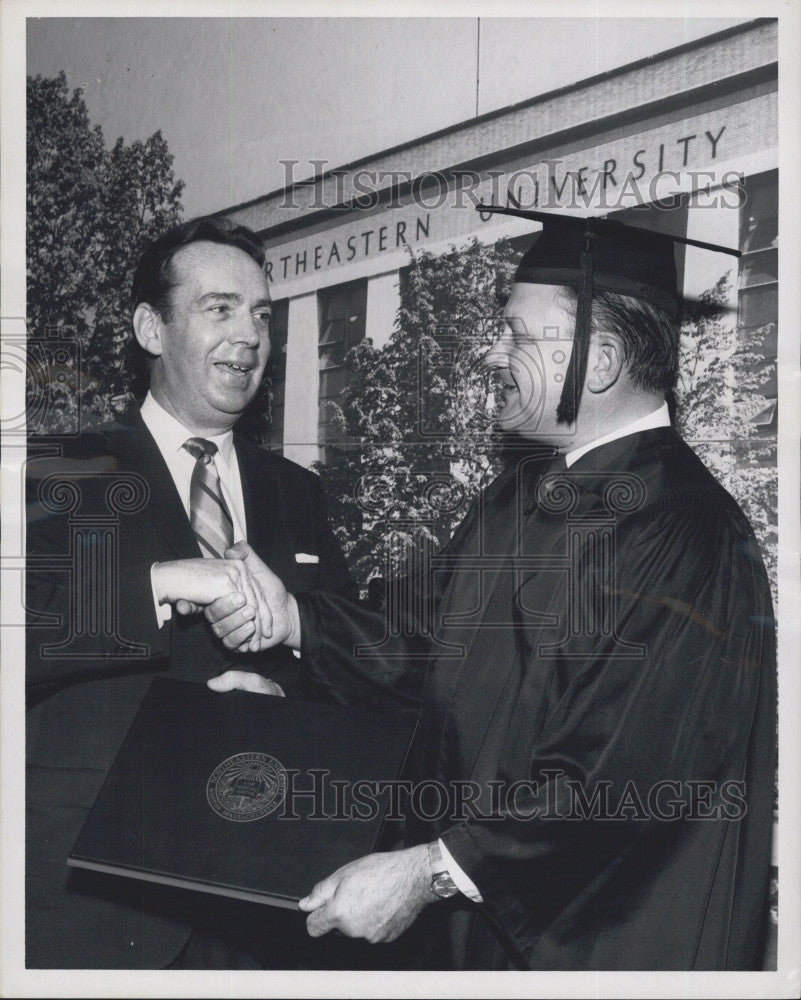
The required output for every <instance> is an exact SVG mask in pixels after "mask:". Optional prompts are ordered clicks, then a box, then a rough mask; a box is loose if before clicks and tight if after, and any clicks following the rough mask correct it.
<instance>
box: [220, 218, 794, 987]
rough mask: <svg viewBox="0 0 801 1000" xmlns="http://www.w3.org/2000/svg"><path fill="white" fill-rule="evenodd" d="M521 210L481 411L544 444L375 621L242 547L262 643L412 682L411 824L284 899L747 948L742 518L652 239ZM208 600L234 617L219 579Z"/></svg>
mask: <svg viewBox="0 0 801 1000" xmlns="http://www.w3.org/2000/svg"><path fill="white" fill-rule="evenodd" d="M510 212H511V214H523V215H526V212H518V211H517V210H510ZM533 216H534V217H535V218H541V219H542V220H543V221H544V223H545V226H544V229H543V232H542V234H541V235H540V237H539V239H538V240H537V242H536V243H535V245H534V246H533V247H532V249H531V250H529V251H528V252H527V253H526V254H525V255H524V257H523V259H522V261H521V263H520V265H519V267H518V270H517V273H516V276H515V282H514V285H513V288H512V293H511V295H510V297H509V300H508V302H507V305H506V309H505V312H504V330H503V332H502V333H501V335H500V336H499V337H498V339H497V340H496V342H495V343H494V344H493V345H492V347H491V348H490V350H489V352H488V354H487V358H486V361H487V364H488V365H489V366H490V367H492V368H495V369H497V370H498V372H499V374H500V376H501V379H502V383H503V389H502V391H501V394H500V409H499V413H498V418H497V419H498V422H499V424H500V425H501V427H502V428H503V429H504V430H506V431H510V432H516V433H517V434H519V435H520V436H521V437H523V438H526V439H529V440H531V441H535V442H538V443H540V444H543V445H546V446H549V447H551V448H553V449H554V450H555V452H556V454H555V455H554V459H553V462H552V464H550V465H549V464H548V460H547V459H546V460H543V459H542V458H537V459H531V458H526V459H524V460H523V461H521V462H519V463H518V464H517V465H516V466H512V467H510V468H509V469H508V470H507V471H505V472H504V473H502V474H501V475H500V476H499V477H498V478H497V479H496V480H495V482H494V483H492V484H491V485H490V486H489V487H488V488H487V489H486V490H485V491H484V492H483V494H482V495H481V497H480V498H479V501H478V502H477V503H476V504H475V505H474V507H473V508H472V509H471V511H470V512H469V514H468V516H467V517H466V518H465V520H464V522H463V523H462V524H461V525H460V526H459V528H458V529H457V532H456V534H455V536H454V538H453V539H452V540H451V542H450V543H449V545H448V546H447V547H446V548H445V550H444V551H443V552H442V553H441V554H440V555H439V556H437V557H435V558H434V560H433V564H432V567H431V572H430V573H429V574H428V575H427V576H425V577H424V578H422V579H421V580H420V581H418V584H417V586H418V587H422V588H423V593H418V594H416V598H417V599H416V600H415V601H413V602H412V601H407V602H406V608H408V609H410V610H409V611H408V620H405V621H404V620H401V621H400V626H398V625H397V623H396V628H395V629H394V632H393V634H391V635H388V630H387V628H386V621H385V619H384V617H383V616H382V615H380V614H377V613H376V612H375V611H374V610H373V609H371V608H370V607H368V606H366V605H356V604H353V603H352V602H350V601H348V600H347V599H343V598H341V597H339V596H337V595H330V594H323V593H306V594H298V595H291V593H288V592H287V590H285V589H283V588H282V587H281V586H280V581H279V580H277V579H276V577H275V575H274V574H271V573H270V571H269V570H268V569H267V568H266V567H265V566H262V565H260V564H259V560H258V557H257V556H256V555H255V554H250V553H248V552H247V551H246V547H245V546H242V547H241V549H240V552H239V554H240V555H245V556H246V560H247V562H248V564H249V566H250V568H251V569H252V571H253V573H254V574H255V575H256V576H257V577H259V578H260V580H261V592H262V593H264V594H266V595H268V597H269V601H270V605H271V607H270V611H269V618H270V634H269V636H267V635H265V636H264V639H263V644H264V645H269V644H270V643H272V642H275V641H284V642H286V643H289V644H291V645H295V646H296V647H298V648H303V650H304V657H303V661H302V664H301V667H300V669H301V671H302V672H303V673H304V675H305V676H307V677H309V678H315V679H316V680H317V681H318V682H319V683H322V684H325V685H327V686H328V688H329V690H330V691H331V694H332V695H333V696H336V697H338V698H339V699H340V700H341V701H343V702H345V703H357V702H359V701H364V700H366V699H373V700H374V699H375V697H376V691H377V690H378V689H379V688H382V689H383V690H384V692H385V694H386V696H387V697H388V698H394V699H395V700H396V701H403V702H405V703H407V704H409V703H414V701H415V699H417V700H418V701H419V704H420V722H419V726H418V730H417V734H416V737H415V744H414V773H415V775H416V777H417V779H418V780H419V781H420V782H421V787H423V788H426V789H427V790H428V791H430V792H431V794H430V795H429V796H428V797H425V796H423V795H418V796H417V797H412V799H411V802H410V805H409V808H408V810H407V813H406V818H407V835H408V839H407V843H408V844H409V845H410V846H408V847H407V848H406V849H404V850H400V851H389V852H386V853H378V854H372V855H369V856H367V857H364V858H361V859H358V860H357V861H354V862H352V863H351V864H349V865H346V866H344V867H343V868H340V869H339V870H338V871H336V872H332V873H331V875H330V876H329V877H327V878H325V879H323V880H322V881H321V882H320V883H318V885H317V886H315V888H314V889H313V891H312V892H311V893H310V894H309V896H308V898H306V899H305V900H301V903H300V907H301V909H302V910H304V911H306V912H307V913H308V914H309V916H308V921H307V924H308V929H309V933H310V934H312V935H314V936H317V935H322V934H326V933H327V932H329V931H331V930H332V929H333V930H338V931H339V932H341V933H343V934H346V935H350V936H353V937H357V938H359V937H360V938H367V939H368V940H370V941H373V942H380V941H391V940H393V939H395V938H397V937H398V936H399V935H401V934H402V933H404V932H405V931H406V930H407V929H409V928H411V930H410V934H412V935H414V934H415V927H412V925H413V924H414V923H415V921H416V929H417V930H419V931H421V933H420V934H419V935H418V936H417V943H418V944H419V945H420V951H419V952H418V953H417V955H416V957H415V963H416V964H417V965H427V966H433V967H435V968H461V969H513V968H518V969H527V968H528V969H540V970H556V969H574V970H578V969H582V970H592V969H607V970H613V969H682V970H691V969H754V968H759V967H760V966H759V959H760V947H761V943H762V934H763V933H764V929H765V917H766V915H767V906H766V897H767V884H768V870H769V864H770V842H771V819H772V815H771V811H772V802H773V783H774V774H775V743H774V736H775V728H774V727H775V719H776V702H775V699H776V671H775V634H774V631H775V623H774V619H773V613H772V608H771V595H770V589H769V586H768V581H767V576H766V573H765V569H764V566H763V565H762V560H761V557H760V554H759V548H758V546H757V543H756V540H755V538H754V534H753V531H752V529H751V527H750V525H749V524H748V522H747V520H746V518H745V517H744V515H743V514H742V512H741V511H740V510H739V508H738V507H737V504H736V503H735V502H734V500H733V499H732V498H731V497H730V496H729V494H728V493H727V492H726V491H725V490H724V489H723V487H722V486H721V485H720V484H719V483H718V482H716V480H715V479H714V477H713V476H712V475H711V473H710V472H709V471H708V470H707V469H706V468H705V467H704V466H703V464H702V463H701V461H700V460H699V459H698V458H697V456H696V455H695V454H694V453H693V452H692V450H691V449H690V448H689V447H688V446H687V445H686V444H685V443H684V442H683V441H682V440H681V438H680V437H679V436H678V434H676V432H675V431H674V430H673V429H672V427H671V426H670V415H669V410H668V405H667V402H666V394H667V393H668V392H669V390H670V389H671V388H672V386H673V385H674V384H675V382H676V378H677V374H678V362H679V351H678V346H679V332H678V327H677V324H676V322H675V315H676V311H677V304H678V303H677V297H678V296H677V288H676V273H675V263H674V257H673V245H672V241H671V239H670V238H666V237H660V236H659V235H657V234H651V233H644V232H642V231H640V230H635V229H632V228H629V227H625V226H622V225H620V224H619V223H614V222H604V221H601V222H599V221H597V220H580V219H571V218H567V219H560V218H556V219H554V218H553V217H552V216H548V215H547V214H542V213H533ZM717 249H721V248H717ZM239 600H240V601H241V600H242V597H240V598H239ZM418 608H422V609H425V608H431V609H432V611H433V614H432V616H431V617H430V618H429V619H428V620H422V619H418V620H417V621H415V620H414V618H413V617H412V616H413V615H414V613H415V611H414V609H418ZM397 610H398V613H400V611H401V610H402V608H399V609H397ZM207 614H208V615H209V617H210V619H211V620H213V621H214V622H215V627H216V628H217V630H218V634H220V635H223V634H225V636H226V638H225V641H226V643H228V644H229V645H230V646H231V647H232V648H235V647H236V646H237V645H238V644H239V643H241V642H249V643H252V638H253V635H254V632H255V628H256V626H255V624H254V622H253V621H252V620H245V619H244V618H243V617H242V614H241V605H240V607H239V608H234V607H233V605H232V601H231V598H230V597H228V596H226V597H223V598H221V599H219V600H218V601H216V602H214V603H213V604H212V605H211V606H210V607H209V608H208V609H207ZM263 617H264V618H267V617H268V612H267V611H264V612H263ZM356 647H358V648H359V651H360V653H359V656H358V657H357V656H354V655H353V654H354V649H355V648H356ZM370 649H372V650H374V655H373V656H370ZM410 653H415V654H417V655H416V656H415V657H412V656H410V655H409V654H410ZM421 653H424V654H426V653H427V655H428V662H427V663H425V657H424V656H422V657H421V656H420V654H421ZM404 654H405V655H406V657H407V659H406V660H405V661H404ZM423 664H425V667H423ZM218 683H219V682H215V683H214V684H213V685H212V686H217V684H218ZM409 947H410V948H411V947H412V942H411V941H410V942H409Z"/></svg>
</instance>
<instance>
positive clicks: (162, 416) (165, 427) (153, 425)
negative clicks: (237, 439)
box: [141, 392, 234, 465]
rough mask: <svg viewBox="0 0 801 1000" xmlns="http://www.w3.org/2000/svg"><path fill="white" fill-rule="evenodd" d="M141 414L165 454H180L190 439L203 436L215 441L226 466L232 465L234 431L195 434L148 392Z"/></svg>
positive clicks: (207, 439)
mask: <svg viewBox="0 0 801 1000" xmlns="http://www.w3.org/2000/svg"><path fill="white" fill-rule="evenodd" d="M141 413H142V419H143V420H144V422H145V424H146V426H147V429H148V430H149V431H150V433H151V434H152V435H153V438H154V439H155V441H156V443H157V444H158V446H159V448H160V449H161V450H162V451H163V452H165V453H168V452H172V453H175V452H180V451H181V449H182V448H183V446H184V444H185V443H186V441H188V440H189V438H191V437H201V436H202V437H203V438H204V440H206V441H213V442H214V444H216V445H217V450H218V452H219V454H220V458H221V459H222V460H223V461H224V462H225V463H226V465H227V464H229V463H230V461H231V455H232V453H233V450H234V432H233V431H232V430H229V431H223V433H222V434H213V435H212V434H204V435H199V434H193V433H192V432H191V431H190V430H189V429H188V428H187V427H184V425H183V424H182V423H181V421H180V420H178V419H177V418H176V417H174V416H173V415H172V414H171V413H168V412H167V410H165V409H164V407H163V406H162V405H161V404H160V403H157V402H156V400H155V398H154V396H153V393H152V392H148V394H147V396H145V401H144V403H142V409H141Z"/></svg>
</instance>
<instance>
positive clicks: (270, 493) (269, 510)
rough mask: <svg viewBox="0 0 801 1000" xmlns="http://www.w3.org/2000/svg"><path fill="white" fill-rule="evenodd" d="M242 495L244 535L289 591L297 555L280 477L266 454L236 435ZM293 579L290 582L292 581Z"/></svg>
mask: <svg viewBox="0 0 801 1000" xmlns="http://www.w3.org/2000/svg"><path fill="white" fill-rule="evenodd" d="M234 446H235V448H236V457H237V462H238V463H239V475H240V477H241V480H242V496H243V499H244V502H245V536H246V538H247V540H248V543H249V544H250V546H251V547H252V548H253V549H254V551H255V552H256V553H257V554H258V556H259V557H260V558H261V559H262V560H263V561H264V562H266V563H267V565H268V566H269V567H270V568H271V569H272V570H273V571H274V572H275V573H277V574H278V575H279V576H281V577H282V579H284V583H285V584H286V585H287V587H288V588H289V589H291V588H292V586H293V585H294V576H291V575H292V574H294V570H295V553H294V551H293V549H292V542H291V533H290V530H289V525H288V523H287V518H286V505H287V498H286V497H285V495H284V489H283V483H282V481H281V477H280V476H279V475H278V474H277V471H276V469H275V468H274V466H273V462H272V461H270V456H269V455H268V454H267V453H266V452H262V451H261V450H260V449H258V448H256V447H255V446H253V445H251V444H249V443H248V442H247V441H244V440H243V439H241V438H239V437H238V436H237V435H234ZM290 576H291V579H290Z"/></svg>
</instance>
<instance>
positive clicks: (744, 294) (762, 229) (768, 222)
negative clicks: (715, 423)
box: [737, 170, 779, 433]
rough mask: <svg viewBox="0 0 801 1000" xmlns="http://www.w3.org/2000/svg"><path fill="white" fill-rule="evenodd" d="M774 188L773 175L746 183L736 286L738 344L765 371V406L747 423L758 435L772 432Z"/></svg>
mask: <svg viewBox="0 0 801 1000" xmlns="http://www.w3.org/2000/svg"><path fill="white" fill-rule="evenodd" d="M778 244H779V183H778V172H777V171H775V170H771V171H768V172H767V173H764V174H754V176H752V177H747V178H746V180H745V200H744V201H743V204H742V206H741V207H740V250H741V251H742V257H741V258H740V271H739V278H738V283H737V290H738V299H739V303H738V304H739V312H738V329H739V335H740V339H741V342H742V344H743V345H744V346H746V345H747V347H748V348H749V349H750V350H752V351H753V352H754V353H755V354H756V355H757V356H758V357H759V358H761V360H758V361H756V362H755V368H756V371H757V372H758V371H759V370H760V369H764V371H765V378H764V383H763V384H762V386H761V388H760V392H761V393H762V395H763V396H764V397H765V404H766V405H765V407H764V409H762V410H761V411H760V412H759V413H757V414H756V416H754V417H752V418H751V422H752V423H754V424H756V425H757V426H758V427H759V428H760V430H762V431H768V432H771V433H773V432H774V431H775V429H776V398H777V394H778V388H777V384H776V374H775V372H776V368H775V363H776V350H777V343H776V341H777V324H778V319H779V281H778V277H779V249H778Z"/></svg>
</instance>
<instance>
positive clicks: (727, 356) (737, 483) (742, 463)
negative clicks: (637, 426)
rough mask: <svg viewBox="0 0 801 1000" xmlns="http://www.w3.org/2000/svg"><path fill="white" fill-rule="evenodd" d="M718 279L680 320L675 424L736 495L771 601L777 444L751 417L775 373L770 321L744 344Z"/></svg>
mask: <svg viewBox="0 0 801 1000" xmlns="http://www.w3.org/2000/svg"><path fill="white" fill-rule="evenodd" d="M729 291H730V284H729V280H728V278H726V277H724V278H721V280H720V281H719V282H718V283H717V284H716V285H715V286H714V287H713V288H710V289H708V290H707V291H706V292H704V294H703V295H702V296H701V297H700V301H699V303H698V304H697V306H695V307H689V308H688V310H687V312H686V314H685V317H684V322H683V324H682V339H681V367H680V371H681V375H680V379H679V384H678V386H677V388H676V413H675V422H676V426H677V428H678V430H679V432H680V433H681V434H682V436H683V437H684V438H685V440H687V441H688V442H689V443H690V444H691V445H692V447H693V448H694V450H695V451H696V452H697V454H698V455H699V456H700V457H701V459H702V460H703V461H704V463H705V464H706V465H707V466H708V467H709V468H710V469H711V470H712V472H713V473H714V474H715V476H716V478H717V479H718V480H719V481H720V482H721V483H722V484H723V486H725V487H726V489H727V490H728V491H729V492H730V493H731V494H732V496H733V497H734V498H735V499H736V500H737V502H738V503H739V504H740V506H741V507H742V509H743V510H744V512H745V514H746V515H747V517H748V519H749V521H750V522H751V524H752V526H753V528H754V531H755V533H756V536H757V538H758V540H759V543H760V547H761V549H762V554H763V557H764V559H765V565H766V568H767V570H768V577H769V578H770V581H771V587H772V588H773V599H774V602H775V601H776V586H777V585H776V559H777V542H778V533H777V521H776V511H777V504H778V481H777V469H776V443H775V440H774V439H773V438H772V437H765V436H764V435H763V434H761V433H760V431H759V430H758V428H757V427H756V425H755V424H754V423H752V422H751V418H752V417H753V416H754V415H755V414H756V413H758V412H759V411H760V410H763V409H764V408H765V406H766V403H767V399H766V396H767V395H768V394H769V392H770V389H769V386H770V384H771V382H772V380H773V378H774V377H775V373H776V356H775V352H774V350H773V347H772V344H771V342H772V338H773V337H774V336H775V326H774V325H773V324H769V325H767V326H764V327H762V328H760V329H758V330H755V331H752V332H751V333H750V334H749V336H748V340H747V342H746V341H745V340H744V338H743V334H742V331H740V330H738V329H737V328H736V327H735V326H734V325H733V324H732V323H731V322H730V321H729V318H728V315H727V308H726V302H727V301H728V298H729Z"/></svg>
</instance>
